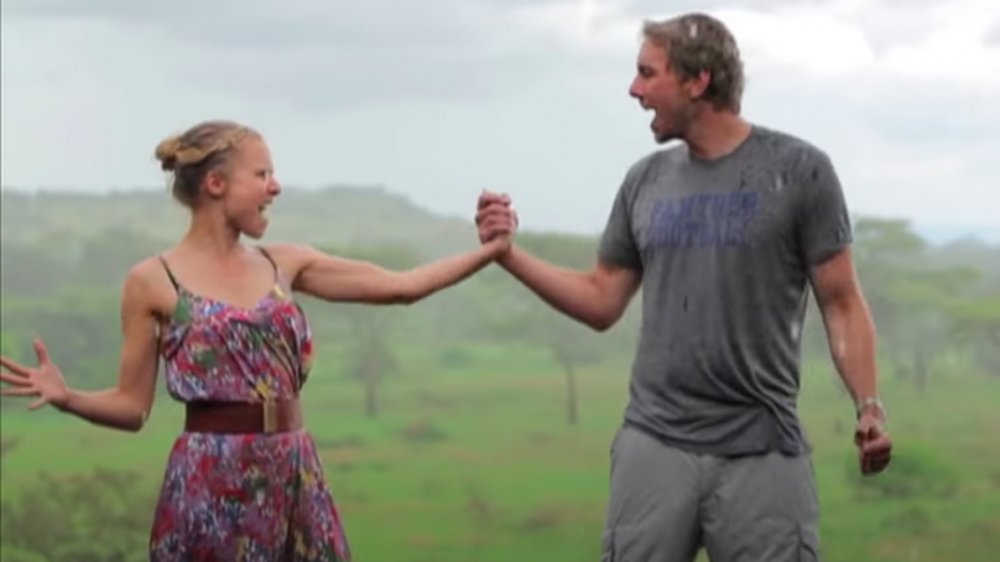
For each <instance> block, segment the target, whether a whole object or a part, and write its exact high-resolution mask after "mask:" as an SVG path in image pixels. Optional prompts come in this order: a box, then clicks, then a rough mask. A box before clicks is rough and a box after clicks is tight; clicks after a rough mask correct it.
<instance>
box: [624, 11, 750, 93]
mask: <svg viewBox="0 0 1000 562" xmlns="http://www.w3.org/2000/svg"><path fill="white" fill-rule="evenodd" d="M642 34H643V36H645V38H646V39H647V40H648V41H650V42H652V43H653V44H655V45H658V46H659V47H662V48H663V49H664V50H665V51H666V52H667V61H668V64H669V65H670V68H671V69H672V70H673V71H674V72H676V73H678V74H679V75H680V76H681V78H694V77H696V76H698V74H699V73H701V72H702V71H705V72H708V73H709V74H710V75H711V81H710V82H709V84H708V87H707V88H706V89H705V93H704V94H703V95H702V99H703V100H705V101H707V102H709V103H711V104H712V106H713V107H715V109H728V110H731V111H733V112H735V113H739V111H740V105H741V101H742V98H743V81H744V78H743V61H742V60H741V59H740V50H739V47H738V46H737V45H736V39H735V38H734V37H733V35H732V33H730V32H729V29H727V28H726V26H725V24H723V23H722V22H721V21H719V20H717V19H715V18H713V17H711V16H708V15H706V14H702V13H691V14H684V15H682V16H678V17H675V18H672V19H669V20H665V21H659V22H656V21H646V22H644V23H643V27H642Z"/></svg>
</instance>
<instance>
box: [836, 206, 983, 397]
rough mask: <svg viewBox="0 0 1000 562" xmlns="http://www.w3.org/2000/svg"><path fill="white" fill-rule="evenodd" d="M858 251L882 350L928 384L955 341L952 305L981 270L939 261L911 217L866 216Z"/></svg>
mask: <svg viewBox="0 0 1000 562" xmlns="http://www.w3.org/2000/svg"><path fill="white" fill-rule="evenodd" d="M855 232H856V241H857V243H856V244H855V256H856V258H857V263H858V269H859V275H860V277H861V278H862V280H863V282H864V287H865V294H866V297H867V300H868V302H869V305H870V306H871V309H872V314H873V316H874V317H875V322H876V325H877V327H878V332H879V338H880V340H882V341H884V342H885V347H884V348H883V349H882V352H883V353H885V354H886V356H887V357H888V358H889V359H890V361H891V363H892V365H893V367H894V371H895V373H896V375H897V376H899V377H901V378H903V379H905V380H907V381H909V382H911V383H912V384H913V385H914V386H915V387H916V388H917V389H918V390H924V389H925V388H926V386H927V382H928V380H929V378H930V375H931V372H932V371H933V369H934V366H935V363H936V361H937V360H938V359H940V358H941V357H943V356H944V355H945V354H946V353H947V351H948V350H949V349H951V348H952V347H954V344H955V342H954V340H953V339H952V338H951V337H950V336H951V335H952V332H953V329H952V311H953V308H954V305H955V302H956V301H958V300H959V299H960V297H959V295H961V294H962V291H963V289H965V288H966V287H967V286H968V285H969V284H970V283H974V282H975V281H976V279H977V278H978V274H977V272H976V271H974V270H970V269H967V268H959V267H935V266H934V265H933V264H932V263H929V261H928V251H927V250H928V249H927V245H926V243H925V242H924V241H923V240H922V239H921V238H920V237H918V236H917V235H916V234H914V233H913V232H912V231H911V230H910V227H909V224H908V223H907V222H906V221H901V220H884V219H862V220H860V221H858V223H857V225H856V228H855Z"/></svg>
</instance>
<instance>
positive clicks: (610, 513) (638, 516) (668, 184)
mask: <svg viewBox="0 0 1000 562" xmlns="http://www.w3.org/2000/svg"><path fill="white" fill-rule="evenodd" d="M643 34H644V41H643V44H642V47H641V50H640V52H639V56H638V73H637V75H636V77H635V79H634V81H633V82H632V86H631V89H630V92H629V93H630V95H631V96H632V97H634V98H635V99H637V100H638V101H639V103H640V105H642V107H643V108H644V109H646V110H649V111H652V112H653V120H652V124H651V127H652V130H653V134H654V135H655V138H656V140H657V142H659V143H666V142H668V141H672V140H678V141H683V142H682V143H680V144H679V145H678V146H674V147H669V148H665V149H663V150H660V151H658V152H655V153H653V154H651V155H649V156H647V157H646V158H644V159H642V160H640V161H639V162H638V163H637V164H635V165H634V166H633V167H632V168H631V169H630V170H629V171H628V173H627V175H626V177H625V179H624V182H623V184H622V185H621V188H620V190H619V192H618V194H617V197H616V198H615V200H614V204H613V207H612V209H611V214H610V218H609V220H608V222H607V226H606V229H605V231H604V234H603V236H602V238H601V242H600V249H599V254H598V259H597V264H596V266H595V267H594V268H593V270H591V271H587V272H578V271H572V270H567V269H563V268H560V267H556V266H554V265H551V264H549V263H546V262H544V261H542V260H539V259H537V258H535V257H533V256H531V255H529V254H528V253H527V252H525V251H524V250H522V249H520V248H518V247H516V246H514V247H512V248H511V250H510V251H509V252H508V253H507V254H506V255H504V256H503V257H502V258H500V260H499V263H500V264H501V265H502V267H504V268H506V269H507V270H508V271H509V272H510V273H511V274H513V275H514V276H515V277H517V278H518V279H519V280H520V281H521V282H523V283H524V284H525V285H526V286H527V287H529V288H530V289H531V290H532V291H534V292H535V293H536V294H537V295H538V296H539V297H541V298H542V299H543V300H544V301H546V302H547V303H548V304H549V305H551V306H553V307H554V308H556V309H558V310H560V311H562V312H563V313H565V314H567V315H568V316H570V317H572V318H575V319H577V320H579V321H580V322H583V323H585V324H587V325H589V326H591V327H593V328H594V329H596V330H605V329H607V328H609V327H610V326H612V325H613V324H614V323H615V322H616V321H617V320H618V319H619V318H620V317H621V315H622V313H623V311H624V310H625V308H626V306H627V305H628V303H629V301H630V300H631V298H632V297H633V295H634V294H635V292H636V291H637V289H638V287H639V285H640V284H641V285H642V286H643V298H642V304H643V321H642V331H641V336H640V341H639V346H638V350H637V354H636V357H635V360H634V363H633V368H632V375H631V381H630V386H629V402H628V406H627V408H626V411H625V416H624V417H625V419H624V424H623V426H622V428H621V429H620V430H619V433H618V434H617V436H616V437H615V440H614V443H613V445H612V451H611V456H612V458H611V494H610V501H609V505H608V510H607V522H606V527H605V531H604V534H603V537H602V549H603V560H604V561H605V562H626V561H627V562H647V561H648V562H673V561H691V560H693V559H694V558H695V555H696V553H697V551H698V549H699V548H700V547H702V546H704V547H705V548H706V549H707V551H708V554H709V557H710V558H711V559H712V560H713V562H728V561H740V562H743V561H747V562H749V561H760V562H783V561H789V562H791V561H800V560H818V558H819V557H818V549H819V547H818V530H817V524H818V505H817V494H816V488H815V481H814V475H813V470H812V464H811V456H810V451H809V447H808V444H807V442H806V438H805V435H804V433H803V430H802V428H801V426H800V422H799V419H798V416H797V411H796V404H797V398H798V392H799V363H800V359H799V353H800V336H801V327H802V323H803V317H804V314H805V309H806V303H807V300H808V285H811V287H812V289H813V292H814V293H815V295H816V298H817V302H818V303H819V306H820V309H821V310H822V314H823V318H824V321H825V327H826V332H827V336H828V340H829V343H830V350H831V353H832V356H833V360H834V363H835V365H836V368H837V370H838V372H839V373H840V376H841V377H842V379H843V381H844V383H845V385H846V387H847V389H848V390H849V391H850V393H851V396H852V397H853V398H854V400H855V406H856V413H857V429H856V435H855V442H856V445H857V447H858V449H859V456H860V464H861V470H862V472H863V473H864V474H873V473H876V472H879V471H881V470H883V469H884V468H885V467H886V465H887V464H888V462H889V457H890V450H891V442H890V440H889V436H888V434H887V433H886V432H885V429H884V428H883V424H884V422H885V412H884V410H883V409H882V406H881V402H880V401H879V399H878V392H877V384H876V368H875V350H874V347H875V345H874V340H875V333H874V326H873V323H872V320H871V316H870V314H869V311H868V308H867V305H866V304H865V301H864V299H863V297H862V294H861V290H860V287H859V283H858V280H857V278H856V276H855V271H854V265H853V263H852V257H851V248H850V243H851V226H850V222H849V217H848V212H847V209H846V206H845V202H844V197H843V194H842V191H841V186H840V184H839V180H838V178H837V175H836V173H835V171H834V169H833V166H832V165H831V162H830V160H829V159H828V158H827V156H826V155H825V154H824V153H823V152H821V151H820V150H818V149H817V148H815V147H813V146H812V145H810V144H808V143H806V142H805V141H802V140H799V139H797V138H794V137H792V136H790V135H787V134H784V133H780V132H777V131H774V130H771V129H767V128H765V127H762V126H758V125H754V124H751V123H749V122H747V121H746V120H744V119H743V118H742V117H741V116H740V100H741V96H742V92H743V66H742V62H741V60H740V55H739V50H738V48H737V45H736V42H735V40H734V39H733V37H732V35H731V34H730V32H729V31H728V30H727V29H726V27H725V26H724V25H723V24H722V23H721V22H719V21H717V20H716V19H713V18H711V17H709V16H706V15H703V14H688V15H684V16H681V17H677V18H674V19H670V20H667V21H663V22H657V23H653V22H647V23H646V24H645V25H644V28H643ZM509 204H510V201H509V199H508V198H507V197H506V196H500V195H496V194H493V193H489V192H487V193H484V194H483V195H482V196H481V198H480V201H479V209H478V212H477V217H476V219H477V223H478V224H481V225H483V227H482V229H481V231H480V232H481V238H485V237H486V232H487V231H486V229H485V226H486V225H488V224H489V223H490V222H491V221H493V220H499V218H500V217H501V216H502V215H503V214H505V213H512V212H513V211H512V210H511V209H510V208H509Z"/></svg>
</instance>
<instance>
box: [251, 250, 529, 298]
mask: <svg viewBox="0 0 1000 562" xmlns="http://www.w3.org/2000/svg"><path fill="white" fill-rule="evenodd" d="M267 249H268V251H269V252H270V253H271V254H272V255H273V256H274V258H275V259H276V261H278V263H279V264H280V265H281V267H282V269H283V270H285V271H286V273H287V274H288V275H289V276H290V277H291V284H292V289H293V290H295V291H301V292H303V293H306V294H309V295H312V296H314V297H317V298H320V299H323V300H327V301H334V302H360V303H369V304H410V303H413V302H416V301H419V300H421V299H423V298H425V297H427V296H429V295H432V294H434V293H436V292H437V291H440V290H441V289H444V288H446V287H450V286H451V285H454V284H456V283H458V282H460V281H462V280H464V279H465V278H467V277H469V276H470V275H472V274H473V273H475V272H477V271H479V270H480V269H482V268H483V267H485V266H487V265H489V264H490V263H491V262H493V261H494V260H495V259H496V258H498V257H500V256H501V255H503V254H504V253H505V252H506V251H508V250H509V249H510V240H509V238H506V237H498V238H495V239H493V240H492V241H490V242H487V243H485V244H483V245H481V246H480V247H479V248H477V249H475V250H472V251H468V252H463V253H460V254H456V255H453V256H449V257H446V258H442V259H440V260H436V261H433V262H430V263H427V264H423V265H420V266H417V267H415V268H413V269H408V270H405V271H392V270H388V269H385V268H383V267H380V266H379V265H376V264H373V263H370V262H366V261H361V260H354V259H349V258H343V257H338V256H331V255H328V254H325V253H323V252H321V251H319V250H317V249H315V248H312V247H310V246H302V245H290V244H276V245H272V246H268V248H267Z"/></svg>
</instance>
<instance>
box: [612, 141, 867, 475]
mask: <svg viewBox="0 0 1000 562" xmlns="http://www.w3.org/2000/svg"><path fill="white" fill-rule="evenodd" d="M850 242H851V224H850V218H849V216H848V212H847V208H846V205H845V202H844V196H843V192H842V191H841V186H840V182H839V180H838V178H837V175H836V172H835V171H834V169H833V166H832V164H831V162H830V159H829V158H828V157H827V156H826V154H825V153H823V152H822V151H820V150H819V149H817V148H815V147H814V146H812V145H810V144H808V143H807V142H805V141H803V140H800V139H797V138H795V137H793V136H791V135H788V134H785V133H781V132H778V131H774V130H770V129H766V128H764V127H760V126H754V127H753V129H752V132H751V134H750V136H749V137H748V138H747V140H746V141H744V142H743V143H742V144H741V145H740V146H739V147H738V148H737V149H735V150H734V151H732V152H731V153H729V154H727V155H725V156H723V157H721V158H718V159H714V160H699V159H696V158H694V157H692V156H691V155H690V153H689V151H688V149H687V147H686V146H684V145H681V146H678V147H674V148H667V149H664V150H661V151H659V152H656V153H654V154H651V155H650V156H647V157H646V158H644V159H643V160H641V161H639V162H638V163H636V164H635V165H634V166H633V167H632V168H631V169H630V170H629V172H628V174H627V175H626V177H625V180H624V182H623V184H622V186H621V189H620V191H619V193H618V196H617V197H616V199H615V202H614V206H613V207H612V210H611V215H610V217H609V219H608V224H607V227H606V229H605V232H604V235H603V237H602V239H601V244H600V254H599V258H600V260H601V261H602V262H604V263H608V264H612V265H616V266H621V267H628V268H632V269H635V270H637V271H639V272H640V273H641V276H642V303H643V304H642V306H643V310H642V313H643V314H642V330H641V335H640V339H639V345H638V350H637V353H636V357H635V360H634V363H633V366H632V378H631V382H630V386H629V403H628V406H627V408H626V411H625V423H626V424H629V425H632V426H634V427H637V428H639V429H641V430H644V431H646V432H648V433H650V434H652V435H653V436H655V437H657V438H659V439H661V440H662V441H664V442H666V443H667V444H669V445H672V446H676V447H679V448H682V449H686V450H690V451H695V452H702V453H709V454H718V455H727V456H728V455H744V454H755V453H761V452H766V451H774V450H777V451H781V452H784V453H788V454H798V453H801V452H804V451H807V450H808V444H807V440H806V437H805V434H804V431H803V430H802V428H801V426H800V423H799V419H798V415H797V409H796V404H797V397H798V392H799V365H800V355H799V354H800V344H801V332H802V324H803V318H804V316H805V310H806V304H807V302H808V295H809V291H808V286H809V284H808V280H809V270H810V267H811V266H812V265H815V264H817V263H818V262H821V261H822V260H824V259H825V258H828V257H830V256H831V255H832V254H834V253H836V252H837V251H838V250H840V249H842V248H844V247H845V246H847V245H848V244H850Z"/></svg>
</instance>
